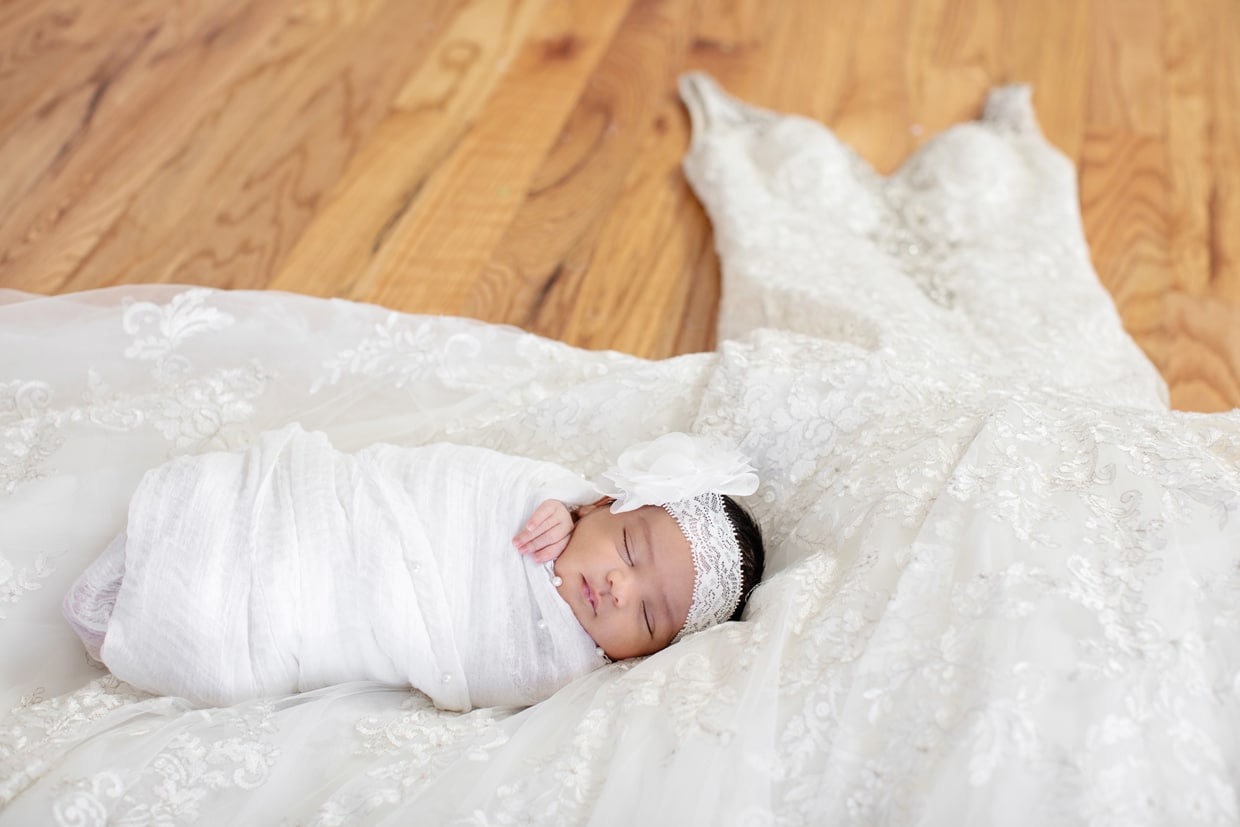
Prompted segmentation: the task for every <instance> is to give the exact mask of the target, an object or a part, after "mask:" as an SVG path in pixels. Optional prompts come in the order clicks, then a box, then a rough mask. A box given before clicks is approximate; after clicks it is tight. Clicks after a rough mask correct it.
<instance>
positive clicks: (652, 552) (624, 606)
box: [555, 506, 694, 660]
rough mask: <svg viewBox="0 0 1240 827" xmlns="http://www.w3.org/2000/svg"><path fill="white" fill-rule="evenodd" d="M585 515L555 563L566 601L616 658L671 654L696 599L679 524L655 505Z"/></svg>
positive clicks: (604, 509)
mask: <svg viewBox="0 0 1240 827" xmlns="http://www.w3.org/2000/svg"><path fill="white" fill-rule="evenodd" d="M581 513H582V514H584V516H582V517H581V519H579V520H578V521H577V525H576V527H574V529H573V533H572V535H571V536H570V537H569V540H568V547H567V548H565V549H564V552H563V553H562V554H561V555H560V556H559V557H558V558H557V559H556V561H555V573H556V574H557V575H559V577H560V581H561V582H560V585H559V587H558V591H559V592H560V596H561V597H563V598H564V599H565V600H566V601H568V605H569V606H571V607H572V609H573V614H574V615H576V616H577V621H578V622H579V623H580V624H581V625H582V626H583V627H584V628H585V630H586V632H588V633H589V635H590V637H592V638H594V642H595V643H597V644H598V645H599V646H601V647H603V651H604V652H606V653H607V656H608V657H610V658H612V659H613V660H623V659H624V658H635V657H639V656H641V655H649V654H651V653H653V652H657V651H659V650H660V649H663V648H666V647H667V645H668V644H670V643H671V642H672V638H674V637H676V634H677V633H678V632H679V631H680V630H681V628H682V627H683V626H684V625H685V618H686V617H687V616H688V614H689V604H690V603H691V602H692V601H693V576H694V570H693V554H692V552H691V551H690V550H689V541H688V539H686V538H685V535H684V534H682V533H681V531H680V526H679V525H677V524H676V520H675V519H673V518H672V515H670V514H668V513H667V512H666V511H664V510H663V509H662V508H659V507H657V506H644V507H642V508H639V509H637V510H636V511H627V512H625V513H623V514H612V513H611V511H610V510H609V509H608V508H607V507H606V506H602V507H591V506H586V507H584V508H583V509H582V510H581Z"/></svg>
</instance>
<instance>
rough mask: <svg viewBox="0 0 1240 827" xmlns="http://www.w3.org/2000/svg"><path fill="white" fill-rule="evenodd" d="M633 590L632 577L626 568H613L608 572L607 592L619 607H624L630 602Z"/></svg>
mask: <svg viewBox="0 0 1240 827" xmlns="http://www.w3.org/2000/svg"><path fill="white" fill-rule="evenodd" d="M632 591H633V583H632V579H631V578H630V577H629V574H628V572H627V571H626V570H625V569H612V570H611V571H610V572H608V574H607V593H608V594H609V595H611V599H612V602H614V603H615V605H616V608H617V609H622V608H624V607H625V606H626V605H627V604H628V602H629V596H630V594H631V593H632Z"/></svg>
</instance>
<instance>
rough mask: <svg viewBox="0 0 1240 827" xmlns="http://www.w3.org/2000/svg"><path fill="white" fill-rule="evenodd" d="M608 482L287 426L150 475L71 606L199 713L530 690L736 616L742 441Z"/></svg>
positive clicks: (701, 448) (78, 626)
mask: <svg viewBox="0 0 1240 827" xmlns="http://www.w3.org/2000/svg"><path fill="white" fill-rule="evenodd" d="M604 480H605V482H603V483H602V484H600V485H595V484H593V483H590V482H588V481H586V480H585V479H584V478H582V477H581V476H579V475H578V474H575V473H574V472H572V471H570V470H568V469H566V468H563V467H561V466H559V465H556V464H554V463H549V462H542V461H538V460H531V459H527V458H523V457H517V456H511V455H507V454H501V453H497V452H495V451H491V450H487V449H484V448H476V447H470V446H461V445H453V444H448V443H437V444H432V445H424V446H419V447H413V448H409V447H400V446H395V445H372V446H369V447H367V448H364V449H362V450H360V451H357V452H355V453H345V452H342V451H338V450H336V449H335V448H334V447H333V446H332V445H331V444H330V442H329V441H328V439H327V437H326V436H325V435H323V434H321V433H311V432H306V431H304V430H302V429H301V428H300V426H297V425H290V426H287V427H285V428H283V429H280V430H278V431H272V432H268V433H264V434H262V435H261V436H260V437H259V439H258V441H257V442H256V444H255V445H254V446H252V447H251V448H249V449H248V450H246V451H244V452H240V453H223V452H220V453H210V454H203V455H200V456H193V457H180V458H177V459H175V460H172V461H171V462H168V463H166V464H164V465H162V466H159V467H157V468H155V469H153V470H151V471H150V472H148V473H147V474H146V476H145V477H143V479H142V482H141V483H140V484H139V486H138V488H137V490H136V491H135V493H134V496H133V498H132V499H131V501H130V505H129V515H128V522H127V525H126V528H125V531H124V532H123V533H121V534H120V535H119V536H118V537H117V538H116V539H115V540H114V541H113V542H112V543H111V544H110V545H109V547H108V548H107V550H105V551H104V553H103V554H102V555H101V556H100V557H99V558H98V559H97V560H96V561H95V562H94V563H93V564H92V565H91V566H90V567H89V568H88V569H87V570H86V572H85V573H83V575H82V576H81V577H80V578H79V579H78V580H77V582H76V583H75V584H74V585H73V587H72V589H70V591H69V593H68V594H67V595H66V597H65V601H64V609H65V616H66V617H67V618H68V620H69V622H70V623H71V625H72V626H73V628H74V630H75V631H76V632H77V633H78V635H79V636H80V637H81V638H82V640H83V642H84V643H85V645H86V648H87V651H88V652H90V654H91V655H92V656H93V657H95V658H97V659H99V660H101V661H102V662H103V663H104V664H105V665H107V667H108V668H109V669H110V670H111V671H112V672H113V674H115V675H116V676H117V677H118V678H121V679H122V680H125V681H128V682H129V683H131V684H133V685H135V686H137V687H140V688H142V689H145V690H148V691H151V692H156V693H160V694H166V695H176V696H181V697H185V698H188V699H190V700H192V701H194V702H196V703H199V704H205V705H226V704H231V703H235V702H238V701H242V700H246V699H249V698H256V697H265V696H274V695H282V694H288V693H291V692H299V691H305V690H309V689H314V688H318V687H322V686H329V685H332V684H337V683H343V682H346V681H354V680H370V681H379V682H382V683H387V684H391V685H405V686H413V687H414V688H416V689H418V690H420V691H422V692H424V693H425V694H426V695H427V696H429V697H430V699H431V700H432V701H433V702H434V703H435V704H436V705H437V706H439V707H440V708H442V709H449V710H462V711H463V710H467V709H470V708H471V707H478V706H524V705H529V704H532V703H536V702H538V701H540V700H542V699H544V698H546V697H548V696H550V695H551V694H552V693H554V692H555V691H556V690H558V689H559V688H560V687H562V686H564V685H565V684H567V683H568V682H570V681H571V680H573V679H574V678H576V677H578V676H580V675H583V674H585V673H586V672H589V671H591V670H593V669H597V668H598V667H600V666H603V665H605V664H606V663H607V662H608V661H609V660H618V659H622V658H631V657H638V656H642V655H648V654H652V653H654V652H657V651H659V650H660V649H663V648H665V647H667V646H669V645H670V644H672V643H674V642H676V641H678V640H680V639H681V638H683V637H685V636H686V635H689V634H692V633H694V632H697V631H700V630H702V629H705V628H707V627H709V626H713V625H715V624H716V623H720V622H723V621H726V620H730V619H737V618H739V616H740V614H741V611H742V609H743V608H744V605H745V601H746V599H747V598H748V595H749V592H750V590H751V589H752V588H753V587H754V585H756V584H757V582H758V581H759V580H760V579H761V576H762V567H763V547H762V538H761V534H760V532H759V531H758V528H757V526H756V524H755V523H754V522H753V520H752V519H751V518H750V517H749V515H748V514H747V513H746V512H745V511H744V510H743V509H742V508H741V507H740V506H739V505H737V504H736V502H735V501H734V500H732V499H731V497H730V496H728V495H745V494H751V493H753V491H754V490H755V489H756V487H757V477H756V475H755V474H754V473H753V470H752V468H751V467H750V466H749V465H748V463H747V462H746V461H745V460H744V458H743V457H741V456H740V455H739V454H737V453H736V452H734V451H727V450H719V449H717V448H714V447H712V446H710V445H709V444H708V443H707V442H706V441H705V440H704V439H702V438H699V437H690V436H688V435H685V434H666V435H664V436H662V437H660V438H659V439H656V440H655V441H653V442H650V443H645V444H643V445H639V446H635V447H634V448H631V449H629V450H628V451H626V452H625V453H624V454H622V455H621V457H620V459H619V461H618V462H617V465H616V467H614V468H613V469H611V470H610V471H609V472H607V473H606V474H604ZM600 495H602V496H600ZM514 527H520V528H521V530H520V531H519V533H518V534H517V535H516V537H512V531H513V528H514ZM514 546H516V549H517V551H514V550H513V547H514ZM518 551H519V552H520V553H517V552H518Z"/></svg>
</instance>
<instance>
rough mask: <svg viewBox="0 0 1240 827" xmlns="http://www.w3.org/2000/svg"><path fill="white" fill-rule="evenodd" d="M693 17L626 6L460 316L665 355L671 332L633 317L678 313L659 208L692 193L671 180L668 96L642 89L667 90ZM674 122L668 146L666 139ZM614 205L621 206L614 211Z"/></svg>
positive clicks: (666, 7) (654, 5) (668, 216)
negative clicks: (513, 322) (662, 252)
mask: <svg viewBox="0 0 1240 827" xmlns="http://www.w3.org/2000/svg"><path fill="white" fill-rule="evenodd" d="M692 11H693V8H692V6H691V5H689V4H685V3H667V2H662V1H661V0H639V2H637V3H634V5H633V6H632V8H631V9H630V11H629V14H628V15H627V16H626V17H625V19H624V21H623V23H622V24H621V25H620V27H619V29H618V30H617V31H616V34H615V36H614V38H613V39H612V42H611V44H610V46H609V48H608V49H607V52H606V53H605V54H604V55H603V57H602V59H601V60H600V62H599V64H598V66H597V68H596V69H595V71H594V73H593V76H592V78H591V81H590V83H589V85H588V86H587V87H586V88H585V89H584V90H583V93H582V95H581V97H580V99H579V100H578V101H577V103H576V106H575V107H574V108H573V111H572V113H571V114H570V115H569V117H568V119H567V121H566V122H565V124H564V128H563V129H562V131H561V132H560V134H559V137H558V139H557V140H556V142H555V144H554V145H553V146H552V147H551V149H550V151H549V153H548V154H547V156H546V158H545V160H544V161H543V163H542V165H541V166H540V168H539V169H538V171H537V173H536V174H535V176H534V177H533V178H532V180H531V182H530V186H529V192H528V195H527V197H526V199H525V202H524V204H523V205H522V207H521V209H520V210H519V211H518V212H517V213H516V214H515V215H514V217H513V221H512V223H511V225H510V226H509V228H508V230H507V232H506V233H505V235H504V238H503V240H502V241H501V242H500V244H499V246H498V247H497V248H496V250H495V254H494V256H493V257H492V259H491V261H490V262H489V264H488V266H487V267H486V268H485V270H484V271H483V274H482V278H481V279H480V281H479V282H478V283H477V285H475V288H474V290H473V291H472V293H471V296H470V301H469V303H468V304H467V305H466V311H467V313H468V314H469V315H471V316H477V317H479V318H483V319H490V320H495V321H501V320H505V319H518V320H520V321H521V323H522V324H523V325H525V326H527V327H529V328H530V329H532V330H535V331H537V332H539V333H541V334H543V335H547V336H552V337H555V338H560V339H563V340H564V341H567V342H569V343H572V344H578V345H581V346H585V347H621V348H623V349H626V350H629V351H631V352H635V353H639V354H641V355H651V356H653V355H658V356H667V355H671V354H670V345H671V342H672V341H673V340H674V336H665V335H663V333H662V332H661V331H660V329H659V328H661V327H662V325H660V324H659V320H658V319H657V318H656V319H654V322H655V323H654V325H653V326H650V325H647V324H644V322H645V321H646V320H648V319H650V315H649V314H640V315H638V314H636V313H635V311H637V310H640V308H641V305H643V304H649V305H651V306H654V307H659V308H665V309H666V312H667V314H668V315H669V316H672V317H675V316H676V315H678V314H677V311H676V309H675V308H673V307H670V306H668V304H667V301H668V299H669V293H668V290H667V286H668V283H669V282H670V283H671V284H672V285H683V284H684V279H683V275H682V274H683V271H682V270H681V269H679V264H676V265H673V266H676V267H677V269H676V270H671V271H665V272H660V271H659V270H657V269H655V268H654V267H653V265H654V264H655V257H656V256H655V253H656V252H657V251H658V250H659V249H660V247H661V245H663V244H666V243H667V242H668V238H669V235H670V234H671V233H670V232H669V228H670V227H671V226H674V225H675V223H676V215H675V213H674V212H669V211H668V208H669V206H671V207H673V208H674V207H676V206H680V205H683V204H685V203H687V199H688V195H689V194H688V192H687V188H686V187H685V185H683V183H681V182H680V181H679V179H680V176H679V174H678V169H679V158H680V155H681V154H682V153H683V147H684V140H685V137H686V133H685V131H684V126H683V123H684V121H683V119H684V116H683V115H682V114H681V113H680V112H679V111H678V110H679V104H678V103H677V102H676V99H675V98H671V97H670V96H668V95H667V94H666V93H665V94H662V95H652V94H651V93H650V90H652V89H668V88H674V82H675V75H676V73H677V70H678V68H679V66H680V64H681V60H682V56H683V54H684V52H685V51H686V50H687V48H688V43H689V26H690V23H691V21H692ZM673 124H675V125H676V127H677V133H676V135H675V136H674V137H673V138H672V140H673V141H674V142H675V143H674V144H673V143H671V142H669V141H667V140H665V139H666V137H667V136H668V135H669V132H670V131H671V130H672V128H673ZM643 144H644V145H645V146H644V147H643ZM643 148H645V149H646V155H645V161H644V162H643V163H637V162H636V159H637V158H638V156H639V155H640V153H641V150H642V149H643ZM631 170H632V173H630V171H631ZM669 180H675V181H676V183H673V184H672V185H671V186H670V187H669V186H667V182H668V181H669ZM622 196H623V198H622ZM618 200H622V202H623V204H624V206H623V207H620V208H618V209H619V211H618V212H614V213H613V211H614V210H616V209H617V201H618ZM605 226H607V227H608V229H609V232H607V233H603V229H604V227H605ZM600 236H602V239H601V240H600ZM679 289H682V288H680V287H678V286H676V287H673V288H672V292H673V293H675V292H677V290H679Z"/></svg>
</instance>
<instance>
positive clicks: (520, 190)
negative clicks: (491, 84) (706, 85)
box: [352, 0, 629, 313]
mask: <svg viewBox="0 0 1240 827" xmlns="http://www.w3.org/2000/svg"><path fill="white" fill-rule="evenodd" d="M628 6H629V0H607V1H606V2H598V0H596V1H595V2H587V0H553V2H550V3H549V4H548V6H547V8H546V10H545V11H544V14H543V16H542V17H541V18H540V19H539V21H538V24H537V25H536V27H535V29H534V31H533V34H532V36H531V38H530V39H529V40H528V41H527V42H526V43H525V44H524V46H523V48H522V49H521V50H520V53H519V54H518V56H517V57H516V58H515V59H514V60H513V62H512V66H511V68H510V69H509V70H508V72H507V73H506V74H505V75H504V76H503V78H501V80H500V82H499V84H498V85H497V86H496V90H495V92H494V93H493V94H492V96H491V98H490V99H489V102H488V105H487V107H486V109H485V111H484V112H483V113H482V114H481V116H480V117H479V118H478V120H477V121H476V122H475V123H474V124H473V127H472V128H471V129H470V131H469V132H468V133H467V134H466V135H465V137H464V138H463V139H462V140H461V142H460V143H459V144H458V145H457V146H456V147H455V148H454V149H453V151H452V152H451V154H449V155H448V156H447V157H446V158H445V159H444V160H443V162H442V163H441V164H440V165H439V168H438V170H437V174H436V175H435V176H433V177H432V178H431V179H430V180H428V181H427V183H426V186H425V187H423V188H422V190H421V191H420V192H419V193H418V197H417V199H416V201H415V202H414V203H413V204H412V205H411V206H410V208H409V210H408V211H407V212H406V213H405V214H404V215H403V216H402V217H401V218H400V220H399V221H398V222H397V223H396V224H395V225H394V226H393V228H392V230H391V233H390V235H389V238H388V241H387V243H385V244H384V245H383V247H382V248H381V249H380V250H379V251H378V255H377V256H376V257H375V258H374V260H373V261H372V262H371V264H370V265H369V266H368V267H367V269H366V272H365V273H364V274H363V275H362V276H361V277H360V278H359V280H358V281H357V282H356V284H355V285H354V287H353V291H352V296H353V297H355V298H356V297H361V296H367V297H370V300H373V301H378V302H380V303H382V304H385V305H387V306H390V307H397V308H421V309H423V311H424V312H440V313H445V312H446V313H460V312H461V309H462V308H463V307H464V306H465V305H466V303H467V302H468V300H469V295H470V292H471V291H472V289H473V286H474V282H475V280H476V279H477V278H478V274H479V273H480V272H481V271H482V269H483V268H484V267H485V266H486V265H487V262H488V261H490V259H491V256H492V251H493V250H494V248H495V246H496V245H497V244H498V243H499V242H500V240H501V239H502V238H503V236H504V233H505V231H506V230H507V227H508V225H509V224H510V223H511V221H512V218H513V216H514V215H515V214H516V212H517V211H518V210H519V209H520V207H521V204H522V202H523V201H524V199H525V198H526V196H527V193H528V192H529V190H530V185H531V181H532V180H533V178H534V176H535V174H536V173H537V171H538V169H539V166H540V164H541V162H542V159H543V158H544V157H545V156H546V154H547V151H548V150H549V149H550V147H551V145H552V144H553V142H554V141H555V140H556V138H557V135H558V134H559V133H560V130H561V126H562V124H563V123H564V120H565V118H567V117H568V114H569V113H570V112H571V111H572V109H573V106H574V104H575V102H576V100H577V98H578V96H579V95H580V94H581V91H582V89H583V88H584V87H585V86H586V84H587V83H588V82H589V78H590V74H591V73H592V72H593V70H594V67H595V65H596V64H597V62H598V60H599V59H600V57H601V56H602V54H603V52H604V51H605V49H606V46H607V43H608V42H609V41H610V40H611V37H612V35H613V33H614V32H615V29H616V27H617V26H619V24H620V21H621V19H622V18H623V17H624V14H625V12H626V11H627V10H628Z"/></svg>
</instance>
